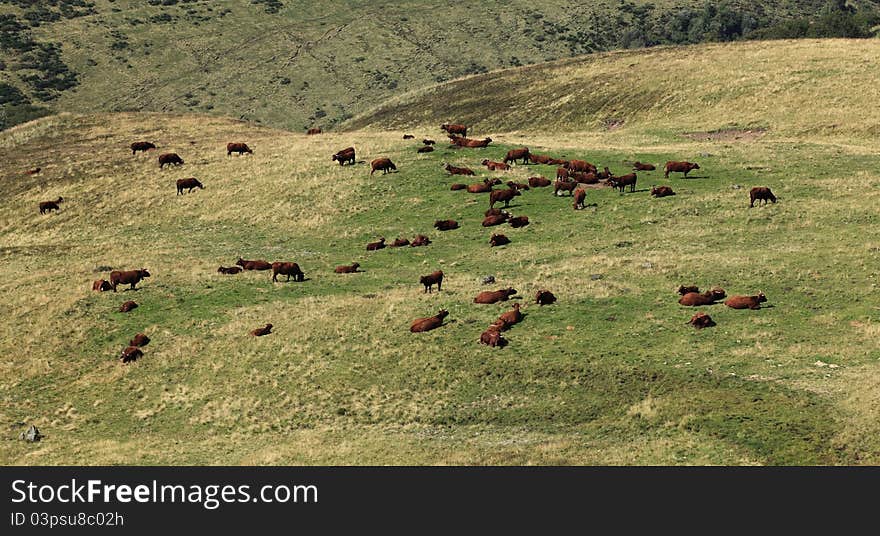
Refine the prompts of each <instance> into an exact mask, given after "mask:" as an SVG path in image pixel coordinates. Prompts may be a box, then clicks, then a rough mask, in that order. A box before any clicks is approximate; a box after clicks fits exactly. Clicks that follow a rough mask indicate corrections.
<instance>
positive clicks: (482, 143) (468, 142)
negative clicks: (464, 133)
mask: <svg viewBox="0 0 880 536" xmlns="http://www.w3.org/2000/svg"><path fill="white" fill-rule="evenodd" d="M490 143H492V138H484V139H482V140H472V139H469V138H464V137H458V138H453V139H452V145H457V146H458V147H469V148H480V147H488V146H489V144H490Z"/></svg>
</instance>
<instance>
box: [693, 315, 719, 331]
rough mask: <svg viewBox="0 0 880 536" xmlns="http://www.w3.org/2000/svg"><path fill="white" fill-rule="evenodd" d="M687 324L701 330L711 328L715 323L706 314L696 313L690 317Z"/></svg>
mask: <svg viewBox="0 0 880 536" xmlns="http://www.w3.org/2000/svg"><path fill="white" fill-rule="evenodd" d="M687 323H688V324H690V325H692V326H694V327H695V328H697V329H703V328H711V327H712V326H714V325H715V321H714V320H712V317H711V316H709V315H707V314H706V313H702V312H700V313H697V314H695V315H694V316H692V317H691V319H690V320H688V322H687Z"/></svg>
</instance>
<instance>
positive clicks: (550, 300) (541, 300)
mask: <svg viewBox="0 0 880 536" xmlns="http://www.w3.org/2000/svg"><path fill="white" fill-rule="evenodd" d="M535 303H537V304H538V305H552V304H554V303H556V296H554V295H553V293H552V292H550V291H549V290H539V291H538V292H537V293H536V294H535Z"/></svg>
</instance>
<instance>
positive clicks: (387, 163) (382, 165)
mask: <svg viewBox="0 0 880 536" xmlns="http://www.w3.org/2000/svg"><path fill="white" fill-rule="evenodd" d="M370 167H371V168H372V169H371V170H370V175H372V174H373V172H375V171H376V170H377V169H381V170H382V175H384V174H386V173H388V171H389V170H391V171H397V166H395V165H394V162H392V161H391V159H390V158H377V159H375V160H373V161H372V162H370Z"/></svg>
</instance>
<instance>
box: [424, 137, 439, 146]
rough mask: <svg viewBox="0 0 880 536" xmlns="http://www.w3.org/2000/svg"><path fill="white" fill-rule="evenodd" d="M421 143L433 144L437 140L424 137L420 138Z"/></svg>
mask: <svg viewBox="0 0 880 536" xmlns="http://www.w3.org/2000/svg"><path fill="white" fill-rule="evenodd" d="M422 143H423V144H425V145H434V144H435V143H437V142H436V141H434V140H429V139H428V138H425V139H423V140H422Z"/></svg>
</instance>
